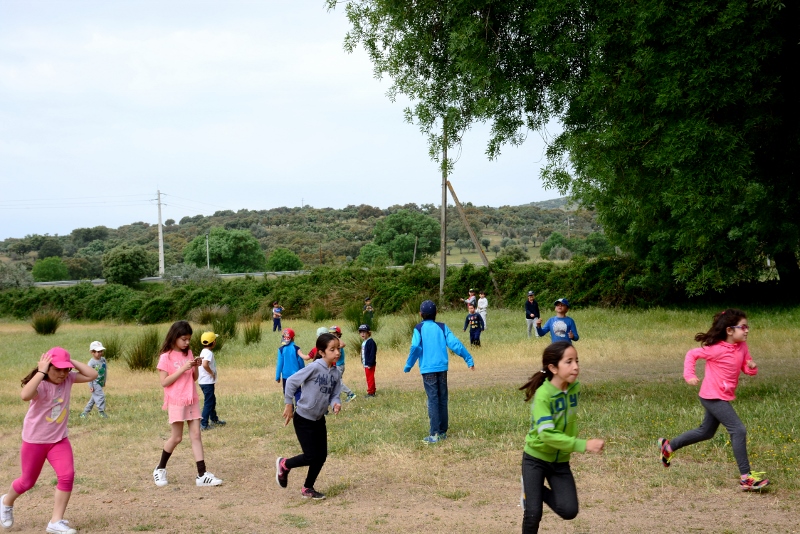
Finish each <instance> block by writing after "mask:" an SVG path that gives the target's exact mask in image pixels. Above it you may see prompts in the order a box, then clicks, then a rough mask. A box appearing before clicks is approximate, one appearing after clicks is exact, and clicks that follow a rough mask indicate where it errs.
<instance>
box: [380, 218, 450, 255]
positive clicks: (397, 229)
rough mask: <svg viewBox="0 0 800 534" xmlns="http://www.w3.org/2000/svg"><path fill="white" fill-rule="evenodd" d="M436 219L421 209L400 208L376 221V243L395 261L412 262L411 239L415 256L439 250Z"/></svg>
mask: <svg viewBox="0 0 800 534" xmlns="http://www.w3.org/2000/svg"><path fill="white" fill-rule="evenodd" d="M439 229H440V226H439V222H438V221H437V220H436V219H434V218H433V217H430V216H428V215H425V214H423V213H419V212H414V211H409V210H405V209H403V210H400V211H397V212H395V213H392V214H391V215H389V216H387V217H386V218H384V219H381V220H380V221H378V222H377V224H376V225H375V230H374V235H375V244H376V245H380V246H381V247H383V248H384V250H386V252H387V254H389V257H390V258H391V260H392V262H393V263H394V264H395V265H404V264H406V263H411V260H412V259H413V257H414V242H415V240H416V238H419V242H418V243H417V258H422V257H424V256H426V255H428V254H433V253H435V252H436V251H438V250H439V243H440V235H439Z"/></svg>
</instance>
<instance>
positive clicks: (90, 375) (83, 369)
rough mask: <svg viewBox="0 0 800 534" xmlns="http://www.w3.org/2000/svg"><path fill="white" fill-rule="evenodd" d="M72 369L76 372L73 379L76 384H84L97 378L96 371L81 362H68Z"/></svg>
mask: <svg viewBox="0 0 800 534" xmlns="http://www.w3.org/2000/svg"><path fill="white" fill-rule="evenodd" d="M69 362H70V363H71V364H72V367H74V368H75V369H77V370H78V376H76V377H75V383H76V384H85V383H86V382H91V381H92V380H94V379H96V378H97V371H96V370H95V369H93V368H92V367H90V366H88V365H86V364H85V363H83V362H78V361H75V360H70V361H69Z"/></svg>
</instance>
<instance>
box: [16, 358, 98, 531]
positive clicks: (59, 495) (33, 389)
mask: <svg viewBox="0 0 800 534" xmlns="http://www.w3.org/2000/svg"><path fill="white" fill-rule="evenodd" d="M73 368H74V369H76V370H77V371H78V372H77V373H71V372H70V371H72V369H73ZM96 378H97V371H95V370H94V369H92V368H91V367H89V366H88V365H85V364H83V363H80V362H78V361H74V360H72V359H71V358H70V355H69V352H67V351H66V350H64V349H62V348H61V347H53V348H52V349H50V350H49V351H47V352H46V353H45V354H42V356H41V358H39V364H38V365H37V367H36V368H34V369H33V371H31V372H30V373H28V376H26V377H25V378H23V379H22V391H21V392H20V397H22V400H23V401H25V402H30V404H29V406H28V412H27V413H26V414H25V419H24V420H23V422H22V447H21V449H20V452H19V456H20V464H21V467H22V475H21V476H20V477H19V478H18V479H16V480H15V481H14V482H12V483H11V487H10V488H9V490H8V493H6V494H5V495H3V496H2V497H0V524H2V525H3V528H11V527H12V525H13V524H14V502H15V501H16V500H17V498H18V497H19V496H20V495H22V494H23V493H25V492H26V491H28V490H29V489H31V488H32V487H33V485H34V484H35V483H36V480H37V479H38V478H39V474H40V473H41V472H42V467H43V466H44V461H45V460H47V461H48V462H50V465H51V466H52V467H53V469H54V470H55V472H56V478H57V480H58V482H57V484H56V493H55V504H54V506H53V515H52V516H51V517H50V522H49V523H48V524H47V532H50V533H51V534H77V532H78V531H77V530H75V529H74V528H71V527H70V526H69V522H68V521H67V520H66V519H64V512H65V511H66V509H67V504H69V498H70V496H71V495H72V484H73V482H74V479H75V465H74V462H73V457H72V445H71V444H70V442H69V438H67V421H68V419H69V399H70V395H71V393H72V384H83V383H87V382H91V381H92V380H95V379H96Z"/></svg>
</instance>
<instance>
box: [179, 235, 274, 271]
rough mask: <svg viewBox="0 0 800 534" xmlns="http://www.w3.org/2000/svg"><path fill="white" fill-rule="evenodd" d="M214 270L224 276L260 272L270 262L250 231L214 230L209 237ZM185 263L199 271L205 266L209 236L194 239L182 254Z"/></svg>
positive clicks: (210, 256)
mask: <svg viewBox="0 0 800 534" xmlns="http://www.w3.org/2000/svg"><path fill="white" fill-rule="evenodd" d="M208 251H209V258H210V262H211V267H215V268H217V269H219V270H220V272H222V273H249V272H260V271H263V270H264V269H265V268H266V265H267V260H266V257H265V256H264V252H263V251H262V250H261V245H260V244H259V243H258V240H257V239H256V238H255V237H253V235H252V234H251V233H250V232H248V231H247V230H226V229H225V228H222V227H215V228H212V229H211V230H210V231H209V234H208ZM183 260H184V261H185V262H186V263H193V264H194V265H196V266H198V267H204V266H205V265H206V236H205V235H199V236H197V237H195V238H194V239H193V240H192V241H191V242H190V243H189V244H188V245H186V248H185V249H184V251H183Z"/></svg>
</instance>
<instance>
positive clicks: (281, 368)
mask: <svg viewBox="0 0 800 534" xmlns="http://www.w3.org/2000/svg"><path fill="white" fill-rule="evenodd" d="M299 350H300V347H298V346H297V345H295V344H294V341H292V342H291V343H289V344H288V345H284V346H282V347H281V348H279V349H278V363H277V365H275V381H279V380H280V379H281V375H283V378H284V379H286V378H289V377H290V376H292V375H293V374H295V373H296V372H297V371H299V370H300V369H302V368H303V367H305V365H306V364H305V362H304V361H303V358H301V357H300V355H299V354H297V352H298V351H299Z"/></svg>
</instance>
